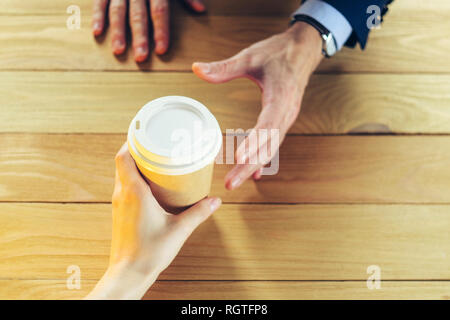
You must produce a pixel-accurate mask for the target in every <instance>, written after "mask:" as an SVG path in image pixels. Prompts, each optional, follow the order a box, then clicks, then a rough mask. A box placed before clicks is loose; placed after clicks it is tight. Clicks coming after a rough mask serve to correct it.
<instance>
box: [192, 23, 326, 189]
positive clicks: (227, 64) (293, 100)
mask: <svg viewBox="0 0 450 320" xmlns="http://www.w3.org/2000/svg"><path fill="white" fill-rule="evenodd" d="M321 59H322V39H321V37H320V35H319V33H318V32H317V30H316V29H314V28H313V27H312V26H310V25H309V24H306V23H303V22H297V23H296V24H294V25H293V26H292V27H290V28H289V29H288V30H287V31H285V32H283V33H280V34H277V35H275V36H273V37H270V38H268V39H266V40H263V41H261V42H258V43H255V44H253V45H252V46H250V47H249V48H247V49H244V50H243V51H241V52H239V53H238V54H237V55H235V56H234V57H231V58H229V59H227V60H224V61H219V62H212V63H194V64H193V66H192V69H193V71H194V73H195V74H196V75H197V76H199V77H200V78H202V79H204V80H206V81H209V82H212V83H223V82H226V81H230V80H232V79H235V78H241V77H246V78H249V79H251V80H253V81H254V82H256V84H258V86H259V87H260V89H261V90H262V111H261V114H260V115H259V117H258V121H257V123H256V125H255V127H254V130H252V131H251V133H250V135H249V136H247V137H246V138H245V140H244V141H242V143H241V144H240V145H239V146H238V149H237V150H236V160H237V165H236V166H235V167H234V168H233V169H232V170H231V171H230V172H229V173H228V174H227V176H226V177H225V183H226V186H227V188H228V189H234V188H237V187H238V186H240V185H241V184H242V182H243V181H245V180H246V179H247V178H249V177H250V176H252V175H253V178H254V179H259V178H260V177H261V168H262V167H263V165H265V164H266V163H268V162H269V161H270V158H268V159H258V160H262V161H257V163H256V164H250V163H249V161H248V159H252V158H253V157H254V155H255V154H257V153H258V152H259V151H260V150H261V149H262V148H263V147H267V146H270V145H271V141H270V139H271V135H270V129H278V130H279V143H280V144H281V142H282V141H283V139H284V137H285V135H286V133H287V131H288V130H289V128H290V127H291V126H292V124H293V123H294V122H295V120H296V118H297V115H298V113H299V112H300V105H301V101H302V98H303V93H304V91H305V88H306V85H307V84H308V80H309V77H310V75H311V74H312V73H313V71H314V69H315V68H316V67H317V66H318V64H319V63H320V61H321ZM236 116H238V115H236ZM258 129H269V134H268V135H267V137H266V138H263V139H254V138H253V137H256V136H257V132H258ZM273 155H274V154H272V156H273ZM253 159H254V158H253Z"/></svg>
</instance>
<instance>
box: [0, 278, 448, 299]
mask: <svg viewBox="0 0 450 320" xmlns="http://www.w3.org/2000/svg"><path fill="white" fill-rule="evenodd" d="M95 283H96V282H95V281H93V280H87V281H83V282H82V287H81V289H80V290H68V289H67V287H66V283H65V281H62V280H0V299H2V300H13V299H22V300H43V299H44V300H45V299H49V300H50V299H53V300H55V299H56V300H60V299H66V300H69V299H70V300H73V299H81V298H83V297H84V296H86V295H87V294H88V293H89V291H90V290H91V289H92V288H93V287H94V286H95ZM365 285H366V284H365V282H358V281H349V282H333V281H327V282H310V281H304V282H299V281H289V282H287V281H282V282H279V281H207V282H202V281H175V282H173V281H157V282H156V283H155V284H154V285H153V287H152V288H151V289H150V290H149V291H148V292H147V294H146V295H145V297H144V299H145V300H146V299H151V300H166V299H167V300H178V299H179V300H189V299H199V300H209V299H211V300H229V299H237V300H246V299H251V300H256V299H268V300H277V299H280V300H291V299H292V300H297V299H298V300H310V299H311V300H314V299H319V300H321V299H325V300H326V299H330V300H334V299H339V300H340V299H345V300H346V299H351V300H358V299H380V300H381V299H389V300H391V299H400V300H403V299H405V300H412V299H432V300H436V299H444V300H448V299H450V283H449V282H448V281H433V282H427V281H420V282H417V281H401V282H395V281H383V282H382V283H381V289H379V290H368V289H367V287H365Z"/></svg>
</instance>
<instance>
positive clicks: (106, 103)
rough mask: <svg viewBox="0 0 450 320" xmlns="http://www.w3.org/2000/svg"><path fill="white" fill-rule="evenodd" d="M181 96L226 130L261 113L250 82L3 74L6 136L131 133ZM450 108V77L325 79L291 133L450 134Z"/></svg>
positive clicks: (318, 80) (1, 124)
mask: <svg viewBox="0 0 450 320" xmlns="http://www.w3.org/2000/svg"><path fill="white" fill-rule="evenodd" d="M399 93H401V94H399ZM173 94H177V95H185V96H190V97H192V98H195V99H197V100H199V101H202V102H203V103H204V104H205V105H206V106H208V107H209V108H210V109H211V111H212V112H213V114H214V115H215V116H216V117H217V119H218V120H219V123H220V125H221V128H222V129H223V132H225V129H227V128H243V129H248V128H251V127H252V126H253V125H254V124H255V121H256V118H257V116H258V114H259V112H260V108H261V107H260V103H261V102H260V99H261V95H260V91H259V89H258V88H257V87H256V85H254V84H253V83H252V82H251V81H249V80H235V81H232V82H229V83H227V84H222V85H212V84H209V83H206V82H204V81H202V80H200V79H198V78H197V77H196V76H194V75H193V74H187V73H159V72H157V73H133V72H112V73H111V72H108V73H100V72H71V73H63V72H39V73H36V72H2V73H0V105H1V106H2V117H1V119H0V132H55V133H57V132H59V133H126V132H127V130H128V125H129V122H130V120H131V119H132V118H133V117H134V115H135V114H136V112H137V110H138V109H139V108H140V107H141V106H143V105H144V104H145V103H146V102H148V101H150V100H152V99H155V98H157V97H160V96H164V95H173ZM449 106H450V76H449V75H423V74H407V75H393V74H389V75H385V74H383V75H381V74H341V75H323V74H321V75H315V76H313V78H312V80H311V82H310V84H309V87H308V89H307V91H306V96H305V99H304V101H303V104H302V111H301V114H300V117H299V118H298V120H297V122H296V123H295V124H294V126H293V127H292V129H291V131H290V132H291V133H302V134H303V133H306V134H342V133H349V132H352V133H355V132H377V133H379V132H382V133H386V132H394V133H449V132H450V108H449ZM24 115H26V116H24Z"/></svg>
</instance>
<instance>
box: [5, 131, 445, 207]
mask: <svg viewBox="0 0 450 320" xmlns="http://www.w3.org/2000/svg"><path fill="white" fill-rule="evenodd" d="M125 141H126V136H125V135H124V134H115V135H110V134H7V133H4V134H1V135H0V201H45V202H109V201H110V200H111V194H112V188H113V180H114V179H113V178H114V177H113V174H114V156H115V154H116V153H117V151H118V150H119V148H120V146H121V145H122V144H123V143H124V142H125ZM225 143H226V141H225ZM229 146H230V147H231V142H230V143H229ZM226 148H227V147H226V144H225V150H226ZM449 157H450V137H448V136H434V137H428V136H397V137H396V136H334V137H329V136H318V137H314V136H289V137H287V138H286V141H285V142H284V143H283V145H282V146H281V152H280V158H279V164H280V166H279V172H278V174H277V175H274V176H265V177H263V179H262V180H261V181H259V182H258V183H255V182H254V181H247V182H245V184H244V186H243V187H242V188H240V189H239V190H238V191H236V192H230V191H227V190H225V188H224V180H223V178H224V176H225V174H226V172H228V170H230V169H231V167H232V166H231V165H225V164H217V165H216V167H215V177H214V180H213V189H212V191H211V193H212V194H213V195H217V196H220V197H222V198H223V199H224V201H227V202H247V203H248V202H258V203H448V202H449V197H448V195H449V194H450V185H449V183H448V181H449V179H450V170H449V166H448V159H449Z"/></svg>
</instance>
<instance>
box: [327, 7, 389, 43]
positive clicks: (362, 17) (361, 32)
mask: <svg viewBox="0 0 450 320" xmlns="http://www.w3.org/2000/svg"><path fill="white" fill-rule="evenodd" d="M322 1H324V2H327V3H328V4H330V5H331V6H333V7H334V8H335V9H337V10H338V11H339V12H340V13H342V15H343V16H344V17H345V18H346V19H347V20H348V22H349V23H350V25H351V26H352V28H353V33H352V34H351V35H350V38H349V39H348V40H347V42H346V43H345V45H346V46H349V47H354V46H355V45H356V43H359V44H360V46H361V48H362V49H364V47H365V46H366V43H367V38H368V36H369V32H370V29H369V28H367V19H369V17H370V16H371V15H372V13H367V8H368V7H369V6H371V5H376V6H378V7H380V9H381V20H383V16H384V14H385V13H386V12H387V10H388V5H389V4H390V3H391V2H392V1H393V0H322Z"/></svg>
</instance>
